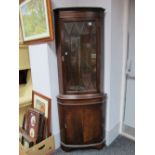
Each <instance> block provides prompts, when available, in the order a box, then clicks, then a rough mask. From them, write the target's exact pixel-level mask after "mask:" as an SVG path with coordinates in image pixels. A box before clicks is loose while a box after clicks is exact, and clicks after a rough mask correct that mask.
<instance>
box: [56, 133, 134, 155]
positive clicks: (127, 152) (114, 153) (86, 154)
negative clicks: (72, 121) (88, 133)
mask: <svg viewBox="0 0 155 155" xmlns="http://www.w3.org/2000/svg"><path fill="white" fill-rule="evenodd" d="M134 154H135V142H134V141H132V140H129V139H127V138H125V137H122V136H119V137H118V138H117V139H116V140H115V141H114V142H113V143H112V144H111V145H110V146H108V147H104V148H103V149H101V150H95V149H87V150H76V151H71V152H64V151H63V150H61V149H58V150H56V151H55V153H54V154H53V155H134Z"/></svg>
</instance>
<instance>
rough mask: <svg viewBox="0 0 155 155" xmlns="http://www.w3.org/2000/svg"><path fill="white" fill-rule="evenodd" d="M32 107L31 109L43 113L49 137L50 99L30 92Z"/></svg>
mask: <svg viewBox="0 0 155 155" xmlns="http://www.w3.org/2000/svg"><path fill="white" fill-rule="evenodd" d="M32 105H33V108H35V109H37V110H39V111H40V112H42V113H44V115H45V118H46V120H47V122H46V123H47V135H48V136H50V135H51V99H50V98H49V97H46V96H44V95H42V94H40V93H38V92H36V91H34V90H33V91H32Z"/></svg>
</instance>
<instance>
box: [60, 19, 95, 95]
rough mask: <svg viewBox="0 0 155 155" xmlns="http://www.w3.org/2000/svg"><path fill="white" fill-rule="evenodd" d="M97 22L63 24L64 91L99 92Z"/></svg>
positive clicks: (68, 22)
mask: <svg viewBox="0 0 155 155" xmlns="http://www.w3.org/2000/svg"><path fill="white" fill-rule="evenodd" d="M96 31H97V30H96V22H95V21H93V20H88V21H63V22H62V45H61V46H62V61H63V63H64V64H63V70H64V71H63V73H64V75H63V76H64V78H63V80H64V91H65V92H66V93H79V92H80V93H86V92H96V91H97V85H96V83H97V82H96V81H97V73H96V72H97V71H96V68H97V63H96V57H97V55H96V53H97V52H96V51H97V48H96V47H97V45H96Z"/></svg>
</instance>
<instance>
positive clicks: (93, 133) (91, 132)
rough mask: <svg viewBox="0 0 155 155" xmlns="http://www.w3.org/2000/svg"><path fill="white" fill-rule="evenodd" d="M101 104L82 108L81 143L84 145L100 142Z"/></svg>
mask: <svg viewBox="0 0 155 155" xmlns="http://www.w3.org/2000/svg"><path fill="white" fill-rule="evenodd" d="M101 105H102V104H98V105H90V106H87V107H85V108H84V116H83V141H84V144H93V143H97V142H101V141H102V139H103V133H102V131H103V130H102V107H101Z"/></svg>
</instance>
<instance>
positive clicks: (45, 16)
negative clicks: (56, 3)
mask: <svg viewBox="0 0 155 155" xmlns="http://www.w3.org/2000/svg"><path fill="white" fill-rule="evenodd" d="M19 13H20V21H21V29H22V36H23V42H24V43H25V44H28V45H29V44H35V43H42V42H48V41H52V40H53V39H54V33H53V26H52V7H51V0H25V1H22V2H21V3H20V5H19Z"/></svg>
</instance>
